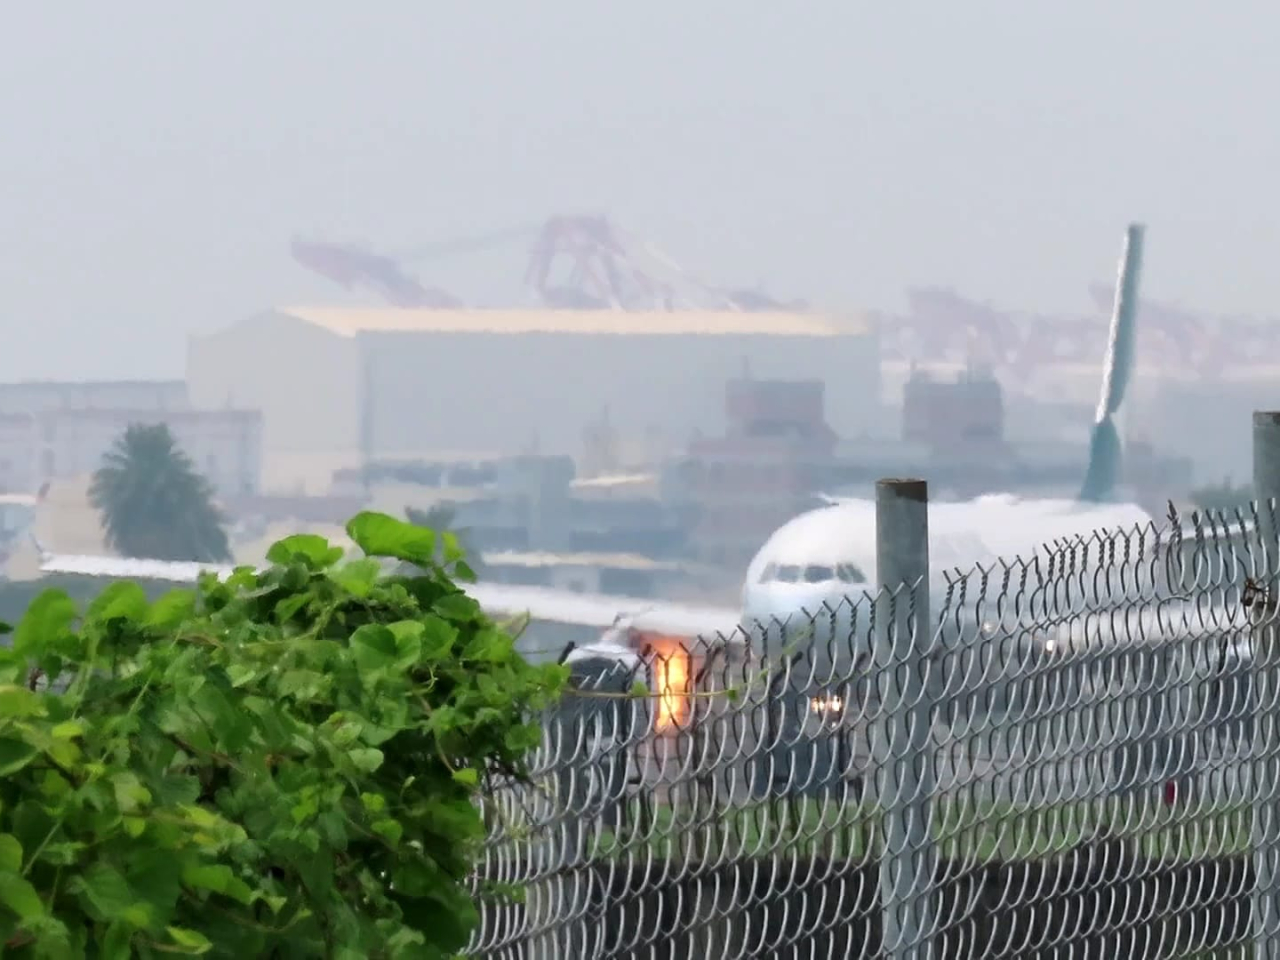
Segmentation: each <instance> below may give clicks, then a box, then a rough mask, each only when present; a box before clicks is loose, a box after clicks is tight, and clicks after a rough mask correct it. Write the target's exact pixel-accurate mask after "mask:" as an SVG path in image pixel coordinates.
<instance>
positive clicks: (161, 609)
mask: <svg viewBox="0 0 1280 960" xmlns="http://www.w3.org/2000/svg"><path fill="white" fill-rule="evenodd" d="M195 605H196V595H195V593H193V592H192V591H190V590H181V589H180V590H170V591H169V592H168V593H166V594H165V595H164V596H162V597H161V598H160V599H159V600H157V601H156V602H155V603H153V604H152V605H151V610H150V611H149V612H148V613H147V624H148V625H149V626H153V627H159V628H161V629H172V628H173V627H176V626H177V625H178V624H180V623H182V622H183V621H184V620H188V619H190V618H191V616H192V615H193V614H194V613H195Z"/></svg>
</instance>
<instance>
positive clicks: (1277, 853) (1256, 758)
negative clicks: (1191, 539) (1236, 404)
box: [1249, 411, 1280, 960]
mask: <svg viewBox="0 0 1280 960" xmlns="http://www.w3.org/2000/svg"><path fill="white" fill-rule="evenodd" d="M1253 496H1254V499H1255V500H1256V501H1257V504H1258V530H1257V532H1256V540H1255V542H1256V543H1257V544H1258V545H1259V546H1260V547H1261V550H1260V553H1261V556H1260V557H1258V562H1256V563H1255V564H1254V577H1255V579H1256V581H1257V582H1258V585H1259V586H1260V587H1261V588H1262V591H1263V592H1262V596H1261V597H1259V598H1257V599H1256V600H1255V602H1254V604H1253V605H1252V608H1251V611H1250V613H1251V615H1252V619H1253V622H1254V624H1255V633H1254V663H1253V703H1254V704H1256V707H1255V710H1256V714H1255V721H1254V727H1253V764H1252V767H1253V769H1252V770H1250V772H1249V776H1250V781H1251V782H1250V786H1251V788H1252V793H1253V800H1254V803H1253V830H1252V838H1251V839H1252V841H1253V843H1252V846H1253V856H1254V878H1255V882H1254V894H1253V930H1254V940H1255V943H1256V951H1255V955H1256V956H1257V958H1258V960H1263V958H1273V957H1280V863H1277V858H1278V857H1280V798H1278V797H1277V791H1276V782H1277V769H1276V766H1277V763H1276V750H1277V748H1280V736H1278V735H1277V734H1278V732H1280V731H1278V729H1277V720H1278V719H1280V699H1278V698H1280V685H1278V684H1277V679H1278V678H1277V668H1278V667H1280V651H1278V650H1277V649H1276V640H1277V626H1276V622H1275V610H1276V599H1277V595H1276V588H1277V585H1278V583H1280V578H1278V577H1277V559H1278V557H1277V554H1278V552H1280V551H1278V547H1280V544H1277V539H1276V534H1277V524H1276V513H1275V511H1276V508H1277V505H1278V504H1280V412H1261V411H1258V412H1255V413H1254V415H1253Z"/></svg>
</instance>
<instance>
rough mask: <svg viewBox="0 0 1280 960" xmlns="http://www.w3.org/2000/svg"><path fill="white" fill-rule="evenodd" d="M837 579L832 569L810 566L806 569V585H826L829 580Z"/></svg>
mask: <svg viewBox="0 0 1280 960" xmlns="http://www.w3.org/2000/svg"><path fill="white" fill-rule="evenodd" d="M835 578H836V575H835V571H834V570H832V569H831V568H830V567H819V566H808V567H805V568H804V582H805V583H826V582H827V581H828V580H834V579H835Z"/></svg>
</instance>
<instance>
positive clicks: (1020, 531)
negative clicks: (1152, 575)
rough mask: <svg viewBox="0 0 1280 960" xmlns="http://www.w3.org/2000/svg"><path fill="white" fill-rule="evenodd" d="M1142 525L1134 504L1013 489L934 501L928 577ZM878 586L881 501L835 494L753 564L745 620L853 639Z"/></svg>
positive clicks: (1145, 519)
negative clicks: (856, 618)
mask: <svg viewBox="0 0 1280 960" xmlns="http://www.w3.org/2000/svg"><path fill="white" fill-rule="evenodd" d="M1139 527H1142V528H1146V529H1154V527H1153V525H1152V519H1151V517H1150V516H1149V515H1148V514H1147V513H1146V512H1145V511H1144V510H1142V509H1141V508H1139V507H1137V506H1135V505H1133V504H1094V503H1082V502H1080V501H1076V500H1024V499H1021V498H1018V497H1015V496H1010V495H1006V494H997V495H991V496H984V497H979V498H977V499H975V500H967V501H963V502H958V503H933V504H930V506H929V568H930V570H929V574H930V577H929V578H930V581H931V583H933V584H937V585H939V586H940V585H941V584H942V582H943V577H944V574H945V573H948V572H961V573H965V572H968V571H970V570H972V569H973V567H974V565H975V564H989V563H992V562H994V561H996V560H1005V561H1009V560H1013V559H1014V558H1016V557H1022V558H1023V559H1030V558H1031V557H1032V556H1033V555H1035V554H1036V553H1038V552H1040V551H1041V550H1042V549H1043V548H1044V547H1045V546H1046V545H1047V544H1052V543H1054V542H1055V541H1058V542H1061V541H1062V540H1063V539H1064V538H1069V537H1079V536H1087V535H1089V534H1090V533H1093V532H1095V531H1099V530H1105V531H1114V530H1116V529H1118V528H1125V529H1131V530H1132V529H1137V528H1139ZM876 589H877V580H876V508H875V503H874V502H873V501H870V500H841V501H837V502H835V503H833V504H831V505H830V506H826V507H820V508H818V509H817V510H811V511H809V512H808V513H804V514H801V515H800V516H798V517H795V518H794V519H792V520H790V521H788V522H787V523H786V524H784V525H783V526H781V527H779V528H778V530H776V531H775V532H774V533H773V535H772V536H770V537H769V539H768V540H767V541H765V544H764V546H763V547H761V548H760V551H759V552H758V553H757V554H756V556H755V559H753V560H752V561H751V564H750V565H749V566H748V567H747V576H746V581H745V582H744V584H743V587H742V615H743V626H744V628H747V629H750V628H751V626H752V625H755V624H763V625H765V626H770V625H772V624H775V623H776V624H782V625H787V626H788V630H790V629H793V628H795V627H797V626H798V625H799V624H798V622H797V621H802V622H803V623H805V624H812V625H813V627H814V628H815V630H816V631H817V633H818V636H821V634H822V633H826V632H827V630H828V629H829V628H830V625H834V626H835V627H836V629H837V631H838V632H841V633H843V634H844V635H845V636H847V635H848V631H849V630H850V626H851V624H850V619H849V615H850V613H851V611H852V610H853V607H854V604H856V602H857V600H858V599H859V598H861V597H863V596H864V595H866V594H870V593H873V592H874V591H875V590H876ZM862 609H863V610H865V609H866V604H863V607H862ZM865 615H866V614H865V613H863V614H861V616H865ZM833 618H834V619H833Z"/></svg>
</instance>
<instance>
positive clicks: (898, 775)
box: [873, 480, 937, 960]
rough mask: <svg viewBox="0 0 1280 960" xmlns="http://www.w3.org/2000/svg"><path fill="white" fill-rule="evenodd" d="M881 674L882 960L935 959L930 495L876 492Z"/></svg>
mask: <svg viewBox="0 0 1280 960" xmlns="http://www.w3.org/2000/svg"><path fill="white" fill-rule="evenodd" d="M876 576H877V580H878V583H877V587H878V588H879V589H878V592H877V595H876V611H875V613H876V617H875V651H874V658H873V659H874V666H873V670H874V673H875V675H876V682H877V685H878V686H879V688H880V690H881V698H880V702H881V703H882V704H883V711H882V714H881V717H880V718H879V720H878V723H877V726H878V727H879V728H880V729H879V730H878V731H877V736H876V740H877V741H879V745H880V749H878V750H876V752H875V754H876V755H875V762H876V766H877V767H878V769H876V770H875V779H876V786H877V794H878V799H879V804H880V808H881V810H882V812H883V816H884V852H883V854H882V856H881V860H880V903H881V909H882V910H883V916H884V923H883V927H882V929H883V949H882V956H884V957H886V958H892V960H908V958H929V957H931V956H932V955H933V945H932V940H933V935H934V932H935V931H934V910H935V909H936V905H935V904H934V903H933V900H934V899H935V895H934V889H933V887H934V875H935V865H936V854H935V851H934V847H933V831H932V815H933V803H932V799H933V798H932V794H933V788H934V783H933V775H934V774H933V762H932V757H931V756H929V746H930V733H931V730H930V726H931V712H932V703H931V702H930V699H929V697H928V695H927V694H928V688H929V685H930V677H929V674H930V672H931V668H932V671H936V669H937V667H936V666H933V665H932V664H931V662H930V660H931V658H930V654H931V653H932V646H933V629H932V628H933V619H932V617H931V615H930V609H929V486H928V484H927V483H925V482H924V481H923V480H881V481H879V482H878V483H877V484H876Z"/></svg>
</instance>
